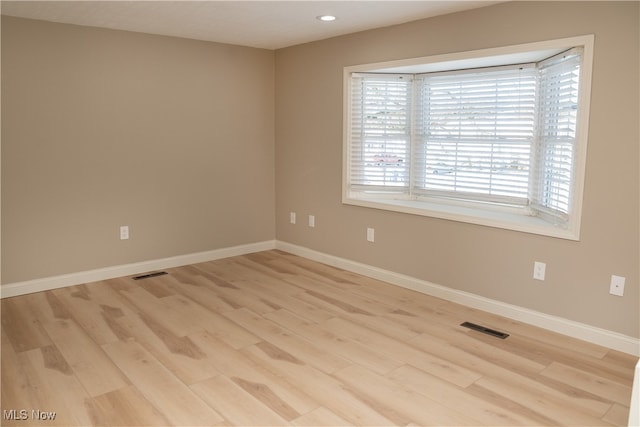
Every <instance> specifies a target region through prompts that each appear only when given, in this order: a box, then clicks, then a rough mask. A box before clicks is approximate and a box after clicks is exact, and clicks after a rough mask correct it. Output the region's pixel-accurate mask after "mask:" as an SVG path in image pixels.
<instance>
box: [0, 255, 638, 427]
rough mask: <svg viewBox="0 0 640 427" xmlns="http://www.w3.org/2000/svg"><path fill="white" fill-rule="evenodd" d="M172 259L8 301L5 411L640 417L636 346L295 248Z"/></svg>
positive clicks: (95, 417)
mask: <svg viewBox="0 0 640 427" xmlns="http://www.w3.org/2000/svg"><path fill="white" fill-rule="evenodd" d="M166 271H167V272H168V273H169V274H167V275H163V276H157V277H153V278H148V279H144V280H139V281H134V280H133V279H131V278H119V279H114V280H108V281H102V282H96V283H88V284H84V285H80V286H74V287H68V288H62V289H57V290H53V291H48V292H41V293H35V294H30V295H23V296H18V297H14V298H7V299H3V300H2V313H1V314H2V380H1V381H2V401H1V407H2V420H1V424H2V425H6V426H13V425H20V426H24V425H30V426H31V425H46V426H54V425H61V426H87V425H96V426H107V425H111V426H135V425H140V426H142V425H145V426H166V425H181V426H217V425H220V426H254V425H255V426H259V425H269V426H280V425H283V426H284V425H295V426H312V425H313V426H320V425H324V426H337V425H344V426H348V425H367V426H392V425H397V426H423V425H424V426H426V425H437V426H463V425H469V426H478V425H487V426H499V425H508V426H514V425H581V426H587V425H626V423H627V417H628V412H629V399H630V396H631V385H632V380H633V369H634V366H635V363H636V361H637V358H635V357H632V356H630V355H627V354H624V353H620V352H617V351H613V350H609V349H606V348H603V347H599V346H596V345H593V344H589V343H586V342H582V341H578V340H576V339H572V338H568V337H565V336H561V335H558V334H555V333H552V332H549V331H545V330H542V329H538V328H535V327H532V326H529V325H526V324H522V323H518V322H515V321H512V320H508V319H505V318H501V317H499V316H496V315H492V314H488V313H484V312H481V311H478V310H474V309H471V308H468V307H463V306H460V305H457V304H453V303H450V302H447V301H444V300H441V299H437V298H433V297H430V296H427V295H423V294H420V293H417V292H413V291H410V290H406V289H403V288H400V287H397V286H393V285H389V284H386V283H383V282H379V281H376V280H373V279H370V278H366V277H362V276H359V275H356V274H354V273H351V272H347V271H343V270H339V269H336V268H332V267H329V266H326V265H323V264H319V263H316V262H313V261H310V260H307V259H304V258H300V257H297V256H294V255H291V254H287V253H284V252H281V251H267V252H261V253H257V254H251V255H244V256H238V257H233V258H227V259H223V260H218V261H212V262H207V263H202V264H197V265H192V266H185V267H179V268H174V269H169V270H166ZM464 321H470V322H474V323H478V324H482V325H484V326H486V327H489V328H492V329H497V330H500V331H503V332H506V333H508V334H510V336H509V337H508V338H507V339H505V340H502V339H498V338H495V337H492V336H488V335H485V334H482V333H479V332H477V331H473V330H470V329H467V328H463V327H461V326H459V325H460V323H462V322H464ZM37 411H39V412H37ZM52 413H55V418H54V419H51V418H52V416H53V414H52Z"/></svg>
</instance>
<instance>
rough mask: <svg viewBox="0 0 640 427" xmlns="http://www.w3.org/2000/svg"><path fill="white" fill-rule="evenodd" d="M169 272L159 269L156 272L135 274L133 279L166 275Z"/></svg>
mask: <svg viewBox="0 0 640 427" xmlns="http://www.w3.org/2000/svg"><path fill="white" fill-rule="evenodd" d="M165 274H169V273H167V272H166V271H158V272H155V273H148V274H141V275H140V276H134V277H133V280H141V279H150V278H151V277H157V276H164V275H165Z"/></svg>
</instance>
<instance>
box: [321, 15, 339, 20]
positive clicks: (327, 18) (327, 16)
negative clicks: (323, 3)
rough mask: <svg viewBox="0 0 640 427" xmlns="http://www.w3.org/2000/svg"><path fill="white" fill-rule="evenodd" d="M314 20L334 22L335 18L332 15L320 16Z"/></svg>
mask: <svg viewBox="0 0 640 427" xmlns="http://www.w3.org/2000/svg"><path fill="white" fill-rule="evenodd" d="M316 19H317V20H319V21H323V22H331V21H335V20H336V19H337V18H336V17H335V16H333V15H320V16H316Z"/></svg>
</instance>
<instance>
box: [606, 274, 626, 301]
mask: <svg viewBox="0 0 640 427" xmlns="http://www.w3.org/2000/svg"><path fill="white" fill-rule="evenodd" d="M625 280H626V279H625V278H624V277H621V276H616V275H613V274H612V275H611V285H610V286H609V293H610V294H611V295H617V296H619V297H621V296H624V282H625Z"/></svg>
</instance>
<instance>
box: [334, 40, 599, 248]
mask: <svg viewBox="0 0 640 427" xmlns="http://www.w3.org/2000/svg"><path fill="white" fill-rule="evenodd" d="M571 40H572V41H571V42H567V40H559V41H552V42H545V43H542V45H538V44H535V45H536V49H531V47H529V46H528V45H527V48H525V49H524V50H523V51H522V52H524V53H527V54H523V55H520V53H521V52H518V54H517V55H514V54H513V51H514V50H513V49H511V48H510V49H506V50H502V49H496V51H495V52H492V55H488V56H474V52H471V53H469V54H466V53H465V54H464V55H460V57H461V58H463V59H460V60H457V59H456V60H451V56H447V57H446V60H442V61H438V60H436V61H432V58H431V57H430V58H425V62H417V61H415V62H414V61H411V63H410V64H408V61H398V62H394V63H381V64H369V65H368V66H357V67H352V68H354V70H353V71H348V70H346V72H345V77H346V78H347V79H348V80H346V82H347V84H348V91H347V92H346V94H347V95H348V97H346V98H345V106H346V108H347V110H346V111H347V120H346V121H345V123H346V125H347V126H348V129H346V133H345V135H346V143H345V157H346V158H345V167H346V169H345V172H346V173H345V175H344V181H343V184H344V187H343V188H344V193H343V201H344V202H345V203H351V204H356V205H361V206H367V207H375V208H380V209H389V210H394V211H399V212H409V213H416V214H419V215H426V216H433V217H438V218H445V219H454V220H461V221H465V222H472V223H478V224H486V225H492V226H494V225H495V226H500V227H502V226H504V228H511V229H514V230H524V231H531V232H534V233H540V234H546V235H553V236H562V237H565V236H568V237H569V238H575V236H577V235H578V234H579V231H578V230H579V224H580V212H581V200H582V187H583V179H584V167H585V159H586V144H587V128H586V118H587V117H588V111H589V85H590V81H591V73H590V72H591V68H590V64H591V61H592V55H593V54H592V50H593V37H590V36H584V37H579V38H575V40H574V39H571ZM574 41H575V42H576V43H575V44H568V43H573V42H574ZM551 46H552V47H551ZM571 46H579V47H573V48H571ZM505 51H506V52H510V53H508V54H505V55H502V53H503V52H505ZM559 52H562V53H559ZM483 54H485V52H483ZM552 55H553V56H552ZM468 57H473V59H472V60H468ZM507 57H509V59H511V58H517V60H515V61H513V62H514V63H512V64H509V63H508V62H507V61H506V60H505V58H507ZM438 59H441V58H438ZM526 61H530V62H526ZM583 62H584V63H585V64H587V65H586V66H585V68H584V69H583ZM474 63H477V64H478V65H481V66H482V67H484V68H471V67H470V65H473V64H474ZM456 68H459V69H456ZM427 70H429V72H427ZM391 73H396V74H391ZM398 73H402V74H398ZM583 80H584V81H583ZM579 121H580V123H579ZM583 121H584V122H585V123H582V122H583Z"/></svg>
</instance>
